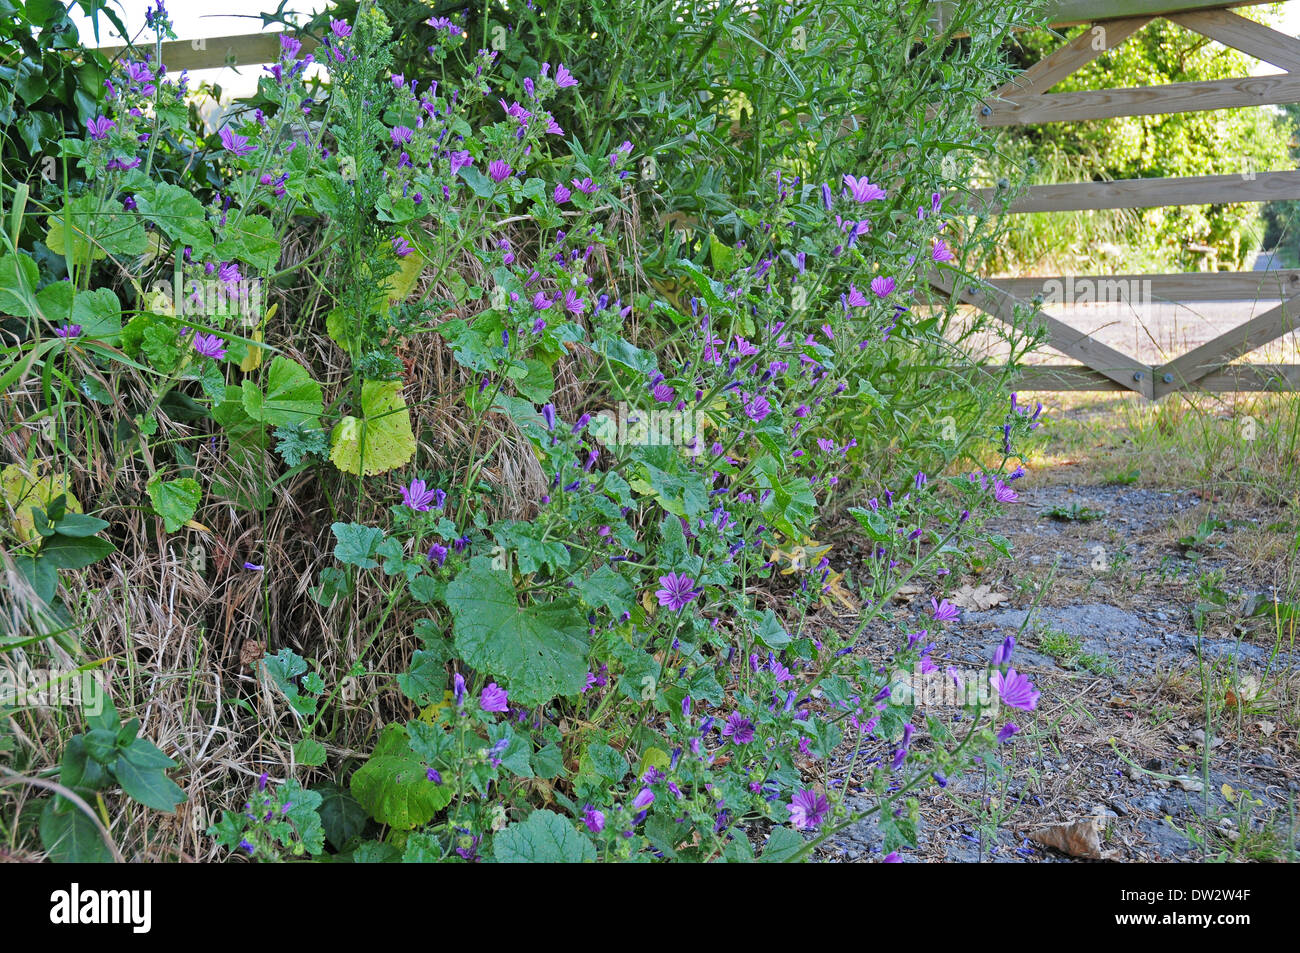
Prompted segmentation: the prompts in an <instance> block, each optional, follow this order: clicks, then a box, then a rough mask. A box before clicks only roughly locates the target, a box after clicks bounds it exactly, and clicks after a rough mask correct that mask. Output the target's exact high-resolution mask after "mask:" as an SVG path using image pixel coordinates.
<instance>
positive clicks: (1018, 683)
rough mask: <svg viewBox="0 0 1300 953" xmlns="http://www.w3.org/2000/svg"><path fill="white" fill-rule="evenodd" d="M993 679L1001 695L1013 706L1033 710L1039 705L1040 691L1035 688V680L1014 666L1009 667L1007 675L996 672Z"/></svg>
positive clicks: (1003, 699)
mask: <svg viewBox="0 0 1300 953" xmlns="http://www.w3.org/2000/svg"><path fill="white" fill-rule="evenodd" d="M992 681H993V687H994V688H996V689H997V690H998V695H999V697H1001V699H1002V701H1004V702H1005V703H1006V704H1008V705H1010V706H1011V707H1012V708H1019V709H1022V710H1023V711H1033V710H1034V709H1035V708H1037V707H1038V696H1039V694H1040V693H1039V691H1038V690H1037V689H1036V688H1034V683H1033V682H1031V681H1030V680H1029V679H1028V678H1027V677H1026V676H1024V675H1021V674H1020V673H1019V672H1017V671H1016V670H1015V669H1014V668H1009V669H1007V672H1006V674H1005V675H1003V674H1002V673H1001V672H994V673H993V679H992Z"/></svg>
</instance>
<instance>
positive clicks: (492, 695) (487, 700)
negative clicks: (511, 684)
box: [478, 682, 510, 711]
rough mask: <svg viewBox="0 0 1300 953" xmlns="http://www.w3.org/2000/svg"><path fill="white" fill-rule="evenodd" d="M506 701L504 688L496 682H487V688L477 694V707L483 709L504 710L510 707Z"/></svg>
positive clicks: (507, 697)
mask: <svg viewBox="0 0 1300 953" xmlns="http://www.w3.org/2000/svg"><path fill="white" fill-rule="evenodd" d="M508 702H509V696H508V695H507V693H506V690H505V689H504V688H501V687H500V686H498V685H497V683H496V682H489V683H488V686H487V688H485V689H483V692H482V693H481V694H480V695H479V699H478V707H479V708H482V709H483V710H484V711H505V710H506V709H507V708H509V707H510V706H509V705H508Z"/></svg>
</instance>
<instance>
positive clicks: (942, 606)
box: [930, 598, 960, 622]
mask: <svg viewBox="0 0 1300 953" xmlns="http://www.w3.org/2000/svg"><path fill="white" fill-rule="evenodd" d="M930 607H931V608H930V614H931V615H932V616H933V618H934V621H935V622H951V621H953V620H954V619H956V618H957V616H958V615H960V613H959V612H958V610H957V607H956V606H955V605H953V604H952V603H951V602H949V601H948V600H947V599H944V600H942V601H940V600H938V599H933V598H932V599H931V600H930Z"/></svg>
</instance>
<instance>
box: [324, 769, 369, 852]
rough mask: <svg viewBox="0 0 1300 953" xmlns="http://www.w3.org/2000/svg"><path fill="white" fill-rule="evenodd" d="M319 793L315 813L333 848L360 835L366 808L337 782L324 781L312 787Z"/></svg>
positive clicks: (339, 847) (341, 846)
mask: <svg viewBox="0 0 1300 953" xmlns="http://www.w3.org/2000/svg"><path fill="white" fill-rule="evenodd" d="M312 790H313V791H315V792H316V793H317V794H319V795H320V798H321V801H320V806H319V807H318V808H317V809H316V813H317V814H318V815H319V817H320V823H321V827H322V828H323V829H324V831H325V838H326V840H328V841H329V842H330V845H331V846H332V847H333V848H334V849H335V850H342V849H343V847H344V846H345V845H346V844H347V843H348V842H349V841H351V840H353V839H354V838H357V837H360V836H361V832H362V831H364V830H365V829H366V821H367V819H368V818H367V815H366V809H365V808H364V807H362V806H361V804H360V803H359V802H358V801H357V799H356V798H354V797H353V796H352V795H351V794H349V793H348V792H347V791H345V790H343V789H342V788H341V787H339V786H338V785H337V784H331V783H329V782H326V783H324V784H318V785H317V786H316V787H314V788H312Z"/></svg>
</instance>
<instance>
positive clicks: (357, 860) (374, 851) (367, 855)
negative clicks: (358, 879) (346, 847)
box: [352, 840, 402, 864]
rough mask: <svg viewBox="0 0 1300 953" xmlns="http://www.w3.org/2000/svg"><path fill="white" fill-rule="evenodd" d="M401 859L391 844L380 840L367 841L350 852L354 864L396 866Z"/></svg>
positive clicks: (398, 852) (398, 851)
mask: <svg viewBox="0 0 1300 953" xmlns="http://www.w3.org/2000/svg"><path fill="white" fill-rule="evenodd" d="M401 859H402V852H401V851H400V850H398V849H397V848H396V847H394V846H393V845H392V844H388V843H385V842H384V841H381V840H369V841H366V842H365V843H364V844H358V845H357V849H356V850H354V851H353V852H352V863H354V864H396V863H398V862H400V861H401Z"/></svg>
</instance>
